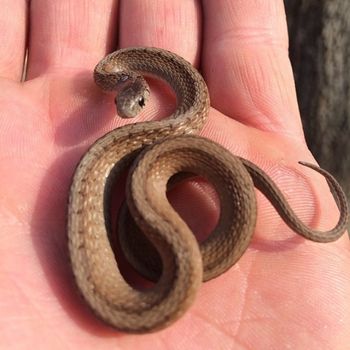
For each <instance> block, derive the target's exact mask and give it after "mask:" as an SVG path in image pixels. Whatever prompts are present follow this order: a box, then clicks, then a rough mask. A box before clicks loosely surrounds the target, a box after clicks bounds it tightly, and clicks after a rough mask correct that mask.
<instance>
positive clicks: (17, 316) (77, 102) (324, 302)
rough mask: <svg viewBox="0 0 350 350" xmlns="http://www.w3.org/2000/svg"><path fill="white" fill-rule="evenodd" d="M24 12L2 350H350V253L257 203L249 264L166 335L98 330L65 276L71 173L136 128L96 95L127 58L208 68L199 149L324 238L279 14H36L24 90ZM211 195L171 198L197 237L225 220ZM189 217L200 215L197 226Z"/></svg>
mask: <svg viewBox="0 0 350 350" xmlns="http://www.w3.org/2000/svg"><path fill="white" fill-rule="evenodd" d="M21 3H22V2H20V1H13V2H11V3H10V2H8V1H6V0H0V5H1V8H2V9H3V11H2V13H1V15H0V25H1V28H6V30H2V31H1V36H2V37H1V42H2V44H1V46H0V60H1V61H0V75H1V76H2V79H1V81H0V160H1V162H0V179H1V196H0V197H1V198H0V201H1V202H0V208H1V209H0V225H1V236H0V324H1V326H0V347H1V348H8V347H9V346H10V345H11V348H12V349H17V348H18V349H20V348H23V349H27V348H29V347H30V346H36V348H38V349H39V348H43V349H44V348H45V349H46V348H50V349H62V348H72V349H76V348H78V346H83V348H84V349H88V348H91V349H93V348H98V349H104V348H110V347H111V345H114V346H115V347H114V348H117V349H134V348H136V347H137V348H138V349H140V350H141V349H149V348H152V349H182V348H190V349H224V348H225V349H226V348H235V349H237V348H242V349H243V348H248V349H250V348H251V349H267V348H269V349H281V348H287V347H290V348H299V349H300V348H308V349H311V348H315V349H316V348H317V349H319V348H322V347H324V348H332V349H343V348H345V344H350V333H349V331H348V327H347V325H349V324H350V303H349V301H348V298H347V296H348V295H350V249H349V242H348V239H347V238H343V239H341V240H339V241H338V242H335V243H331V244H327V245H321V244H317V243H313V242H309V241H305V240H304V239H303V238H301V237H299V236H296V235H295V234H294V233H293V232H291V231H290V230H289V229H288V228H287V227H286V225H285V224H284V223H283V222H282V221H281V220H280V218H279V217H278V215H277V213H276V212H275V211H274V209H273V208H272V207H271V206H270V205H269V204H268V202H267V201H266V199H264V198H263V197H262V196H261V195H259V194H258V200H259V214H258V216H259V217H258V225H257V228H256V233H255V236H254V239H253V241H252V243H251V246H250V248H249V249H248V251H247V252H246V253H245V255H244V256H243V257H242V259H241V260H240V261H239V262H238V263H237V264H236V265H235V266H234V267H233V268H232V269H231V270H230V271H228V272H227V273H225V274H224V275H222V276H220V277H219V278H217V279H215V280H212V281H210V282H208V283H206V284H204V285H203V286H202V288H201V290H200V292H199V295H198V298H197V300H196V302H195V304H194V306H193V307H192V308H191V309H190V311H189V312H188V313H187V314H186V315H185V316H184V317H183V318H182V319H180V320H179V321H178V322H176V323H175V324H174V325H173V326H171V327H170V328H168V329H166V330H163V331H161V332H159V333H156V334H150V335H144V336H133V335H124V334H120V333H118V332H116V331H114V330H111V329H110V328H108V327H106V326H105V325H104V324H103V323H101V322H100V321H98V320H96V318H95V317H94V316H93V315H92V314H91V313H90V311H89V310H88V309H87V308H86V306H85V305H84V303H83V302H82V301H81V299H80V298H79V296H78V295H77V292H76V289H75V287H74V280H73V277H72V273H71V270H70V265H69V259H68V253H67V238H66V233H65V222H66V217H65V216H66V202H67V197H68V190H69V185H70V181H71V177H72V174H73V171H74V167H75V165H76V164H77V162H78V160H79V158H80V156H81V155H82V154H83V152H84V151H85V150H86V149H87V147H88V146H89V145H90V144H91V143H92V142H93V141H94V140H96V139H97V137H99V136H101V135H103V134H104V133H106V132H107V131H108V130H111V129H112V128H115V127H117V126H120V125H122V124H123V123H125V121H121V120H120V119H118V118H115V117H114V114H115V112H114V106H113V98H111V97H110V96H107V95H104V94H103V93H101V92H100V91H99V90H98V88H96V87H95V86H94V83H93V81H92V74H91V72H92V68H93V67H94V65H95V64H96V63H97V62H98V61H99V60H100V59H101V58H102V57H103V56H104V55H105V54H106V53H107V52H109V51H112V50H113V49H115V48H117V47H118V46H119V47H125V46H136V45H138V46H139V45H144V46H156V47H162V48H166V49H169V50H171V51H174V52H176V53H178V54H180V55H182V56H184V57H185V58H187V59H188V60H189V61H191V62H193V63H194V64H195V65H196V66H198V67H200V68H201V71H202V73H203V75H204V77H205V79H206V81H207V83H208V87H209V91H210V95H211V104H212V107H213V108H212V110H211V112H210V117H209V121H208V122H207V124H206V126H205V128H204V130H203V132H202V135H203V136H206V137H209V138H211V139H213V140H215V141H217V142H219V143H221V144H222V145H224V146H225V147H226V148H228V149H229V150H230V151H232V153H234V154H237V155H240V156H243V157H245V158H248V159H250V160H252V161H253V162H255V163H256V164H258V165H259V166H261V167H262V168H263V169H265V170H266V171H267V172H268V173H269V174H270V175H271V177H272V178H273V179H274V180H275V181H276V182H277V184H278V185H279V187H280V188H281V189H282V190H283V192H284V193H285V195H286V197H287V199H288V201H289V202H290V203H291V205H292V206H293V208H295V211H296V213H297V214H298V215H299V217H300V218H301V219H302V220H303V221H304V222H305V223H307V224H308V225H310V226H312V227H317V228H320V229H326V228H330V227H331V226H332V225H333V224H334V223H335V222H336V218H337V215H338V213H337V209H336V206H335V204H334V201H333V200H332V198H331V196H330V193H329V190H328V188H327V185H326V183H325V181H324V180H323V179H322V178H321V177H320V176H319V175H317V174H315V173H313V172H312V171H311V170H308V169H306V168H302V167H300V166H299V165H298V164H297V162H298V161H299V160H304V161H311V162H312V161H313V159H312V156H311V155H310V153H309V151H308V149H307V147H306V145H305V142H304V138H303V133H302V128H301V123H300V119H299V114H298V107H297V103H296V97H295V92H294V85H293V78H292V72H291V68H290V64H289V60H288V44H287V33H286V25H285V19H284V17H285V15H284V9H283V1H282V0H276V1H252V0H247V1H230V0H218V1H211V0H206V1H205V0H203V1H202V4H200V2H199V1H195V0H193V1H183V2H179V1H177V0H170V1H169V0H163V1H161V0H158V1H149V0H148V1H137V0H128V1H120V2H119V5H120V8H119V12H118V11H117V1H115V0H82V1H75V0H60V1H50V2H49V1H45V0H37V1H32V2H31V5H30V9H29V10H28V11H29V26H28V27H29V28H30V31H29V33H30V35H29V60H28V74H27V79H26V81H25V82H24V83H20V82H19V80H20V75H21V70H22V62H23V56H24V47H25V45H24V43H25V36H26V33H25V29H26V25H25V18H26V16H25V15H26V12H25V11H26V9H25V5H24V4H21ZM23 3H24V2H23ZM179 4H181V5H179ZM117 14H118V15H119V17H118V15H117ZM117 28H119V29H117ZM169 101H170V97H169V96H168V95H167V94H164V93H162V92H161V91H160V89H159V87H158V89H157V87H155V92H154V94H153V97H152V101H151V105H150V106H148V107H147V108H146V110H145V112H144V113H143V114H142V116H141V117H140V118H138V119H137V121H140V120H145V119H150V118H154V117H159V115H162V116H163V115H166V114H167V113H168V112H170V110H171V107H169ZM204 192H206V187H205V185H204V184H201V183H199V184H197V185H194V186H188V187H187V188H183V189H182V190H180V191H178V192H176V193H175V194H174V195H173V198H172V199H173V201H174V203H175V205H176V206H177V207H178V209H179V211H180V212H181V211H182V213H183V215H184V216H185V217H186V218H187V220H188V222H189V225H190V226H191V227H193V230H194V231H195V232H196V233H198V234H200V233H203V232H204V231H206V230H207V228H208V227H210V226H211V225H212V224H213V222H214V221H215V217H216V215H217V212H218V208H217V203H216V201H215V200H213V199H212V196H210V195H204ZM192 203H193V205H194V206H195V207H196V208H198V207H199V206H200V208H201V211H202V212H203V213H204V215H201V216H198V215H193V212H192V211H191V204H192ZM194 211H195V209H194ZM19 330H20V333H21V336H20V337H19V336H18V331H19Z"/></svg>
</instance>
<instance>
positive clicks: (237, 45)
mask: <svg viewBox="0 0 350 350" xmlns="http://www.w3.org/2000/svg"><path fill="white" fill-rule="evenodd" d="M203 3H204V4H203V8H204V15H205V19H206V22H205V29H204V39H205V42H204V55H203V56H204V58H203V68H204V72H205V77H206V79H207V82H208V84H209V90H210V95H211V102H212V106H214V107H215V108H217V109H219V110H220V111H221V112H223V113H225V114H226V115H228V116H230V117H232V118H234V119H236V120H238V121H240V122H242V123H244V124H246V125H249V126H253V127H255V128H259V129H261V130H268V131H274V132H279V133H286V134H288V135H291V136H293V137H295V136H297V137H303V136H302V135H303V133H302V127H301V121H300V117H299V111H298V106H297V99H296V94H295V88H294V80H293V74H292V69H291V65H290V62H289V58H288V35H287V27H286V21H285V12H284V6H283V1H282V0H272V1H263V0H261V1H256V0H246V1H231V0H218V1H210V0H204V1H203Z"/></svg>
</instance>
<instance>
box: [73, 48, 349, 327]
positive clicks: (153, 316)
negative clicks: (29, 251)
mask: <svg viewBox="0 0 350 350" xmlns="http://www.w3.org/2000/svg"><path fill="white" fill-rule="evenodd" d="M141 73H142V74H146V75H151V76H156V77H159V78H160V79H163V80H165V81H166V82H168V83H169V84H170V86H171V87H172V88H173V89H174V91H175V93H176V97H177V108H176V110H175V112H174V113H173V114H172V115H171V116H170V117H169V118H167V119H165V120H161V121H149V122H142V123H136V124H132V125H127V126H123V127H120V128H117V129H115V130H113V131H111V132H109V133H108V134H106V135H105V136H103V137H102V138H100V139H99V140H98V141H97V142H96V143H95V144H94V145H93V146H92V147H91V148H90V149H89V150H88V152H87V153H86V154H85V155H84V157H83V158H82V160H81V161H80V163H79V165H78V167H77V169H76V172H75V175H74V179H73V183H72V186H71V190H70V198H69V209H68V240H69V252H70V257H71V264H72V268H73V272H74V276H75V279H76V282H77V285H78V287H79V289H80V291H81V293H82V295H83V297H84V298H85V300H86V301H87V303H88V304H89V305H90V307H91V308H92V310H93V311H94V312H95V314H96V315H97V316H98V317H100V318H101V319H102V320H104V321H105V322H107V323H108V324H110V325H111V326H113V327H115V328H117V329H119V330H122V331H126V332H133V333H146V332H151V331H155V330H159V329H162V328H164V327H166V326H168V325H170V324H171V323H173V322H174V321H175V320H177V319H178V318H179V317H180V316H181V315H182V314H183V313H184V312H185V311H186V310H187V309H188V308H189V306H190V305H191V304H192V302H193V300H194V297H195V295H196V292H197V290H198V288H199V286H200V285H201V283H202V281H206V280H209V279H211V278H214V277H216V276H218V275H220V274H222V273H223V272H224V271H226V270H227V269H228V268H229V267H231V266H232V265H233V264H234V263H235V262H237V260H238V259H239V258H240V257H241V255H242V254H243V253H244V251H245V250H246V248H247V246H248V244H249V242H250V240H251V237H252V234H253V231H254V227H255V221H256V199H255V192H254V186H255V187H257V188H258V189H259V190H261V191H262V192H263V193H264V195H265V196H267V198H268V199H269V200H270V201H271V203H272V204H273V206H274V207H275V208H276V210H277V211H278V213H279V214H280V216H281V217H282V219H283V220H284V221H285V222H286V223H287V225H289V226H290V227H291V228H292V229H293V230H294V231H295V232H297V233H298V234H300V235H302V236H304V237H305V238H307V239H310V240H313V241H316V242H330V241H334V240H336V239H337V238H339V237H340V236H341V235H342V234H343V232H344V231H345V229H346V224H347V219H348V207H347V203H346V199H345V196H344V193H343V192H342V190H341V188H340V186H339V185H338V183H337V182H336V180H335V179H334V178H333V177H332V176H331V175H330V174H328V173H327V172H326V171H324V170H322V169H320V168H318V167H316V166H313V165H310V164H306V163H302V164H303V165H305V166H308V167H311V168H312V169H314V170H316V171H318V172H319V173H321V174H322V175H323V176H324V177H325V178H326V180H327V182H328V184H329V186H330V188H331V191H332V194H333V197H334V198H335V200H336V202H337V205H338V207H339V210H340V218H339V221H338V224H337V225H336V227H335V228H334V229H332V230H330V231H328V232H319V231H314V230H311V229H309V228H308V227H306V226H305V225H304V224H303V223H302V222H301V221H300V220H299V219H298V218H297V217H296V216H295V214H294V213H293V211H292V209H291V208H290V206H289V205H288V203H287V202H286V200H285V199H284V197H283V195H282V194H281V192H280V191H279V190H278V188H277V187H276V185H275V184H274V183H273V181H272V180H271V179H270V178H269V177H268V175H266V174H265V173H264V172H263V171H262V170H261V169H259V168H258V167H257V166H255V165H254V164H252V163H250V162H249V161H247V160H244V159H241V158H239V157H235V156H233V155H232V154H231V153H230V152H228V151H227V150H225V149H224V148H223V147H221V146H219V145H217V144H216V143H214V142H212V141H210V140H207V139H204V138H201V137H199V136H191V135H189V134H193V133H197V132H198V131H199V130H200V129H201V128H202V126H203V124H204V122H205V119H206V117H207V114H208V111H209V96H208V91H207V87H206V84H205V83H204V80H203V78H202V77H201V75H200V74H199V73H198V72H197V71H196V70H195V69H194V68H193V67H192V66H191V64H189V63H188V62H187V61H185V60H184V59H182V58H181V57H179V56H177V55H175V54H173V53H170V52H168V51H165V50H161V49H155V48H130V49H123V50H119V51H116V52H114V53H112V54H110V55H108V56H107V57H106V58H104V59H103V60H102V61H101V62H100V63H99V64H98V65H97V66H96V68H95V71H94V78H95V81H96V83H97V84H98V85H99V86H100V87H102V88H103V89H106V90H118V91H119V93H118V98H117V101H116V104H117V109H118V114H119V115H120V116H123V117H133V116H135V115H136V114H137V113H138V112H139V110H140V109H141V108H142V107H143V105H144V104H145V101H146V99H147V97H148V95H149V89H148V85H147V84H146V82H145V80H144V78H143V77H142V76H141ZM149 145H150V146H149ZM145 146H148V147H146V151H142V152H141V150H142V149H145ZM135 158H137V159H136V160H135ZM131 162H133V165H132V168H133V172H130V174H129V178H128V184H127V187H128V191H127V202H128V207H129V210H130V213H131V215H132V217H133V218H134V220H135V222H136V224H137V225H138V226H139V227H140V228H141V230H142V232H143V234H144V235H145V236H146V237H147V239H148V240H149V241H150V242H152V246H154V247H155V249H156V251H157V252H158V254H159V256H160V259H161V263H162V267H161V271H160V276H159V279H158V281H157V283H155V285H154V287H152V288H150V289H147V290H138V289H135V288H133V287H132V286H130V285H129V284H128V283H127V282H126V281H125V280H124V278H123V277H122V275H121V273H120V270H119V269H118V265H117V263H116V260H115V256H114V253H113V249H112V247H111V243H110V235H111V232H112V228H111V222H110V221H111V218H110V213H109V211H110V202H111V198H110V197H111V192H112V185H113V184H114V183H115V181H116V180H117V179H118V177H119V176H120V175H121V174H122V173H124V172H125V170H126V169H127V168H128V167H129V166H130V165H131ZM178 173H191V174H197V175H200V176H203V177H204V178H206V179H207V180H208V181H209V182H210V183H212V184H213V186H214V188H215V189H216V191H217V193H218V196H219V199H220V205H221V210H220V217H219V221H218V223H217V226H216V228H215V229H214V231H213V232H212V234H211V235H210V236H209V238H208V239H207V240H205V241H204V242H202V243H200V244H198V242H197V241H196V239H195V237H194V235H193V234H192V233H191V231H190V229H189V228H188V226H187V225H186V223H185V222H184V221H183V220H182V219H181V218H180V217H179V215H178V214H177V213H176V212H175V211H174V210H173V208H172V207H171V205H170V204H169V202H168V201H167V199H166V190H167V184H168V182H169V179H170V178H171V177H172V176H173V175H174V174H178ZM122 237H125V236H123V235H122ZM124 239H125V240H126V241H127V240H128V239H127V237H126V238H123V239H122V240H124ZM124 245H125V246H126V247H127V246H128V245H129V244H128V243H127V242H126V243H125V244H124ZM130 246H132V245H131V244H130ZM153 249H154V248H153ZM135 254H136V255H137V252H135ZM139 255H140V254H139ZM137 259H139V258H134V260H136V263H135V265H137ZM140 259H141V261H142V251H141V257H140ZM139 265H140V266H135V267H136V268H138V269H139V270H141V271H140V272H141V273H143V274H145V275H150V276H152V272H147V269H146V270H145V268H144V267H143V263H142V262H141V263H139ZM154 269H155V270H158V271H159V266H158V267H157V266H155V267H154ZM158 274H159V273H158Z"/></svg>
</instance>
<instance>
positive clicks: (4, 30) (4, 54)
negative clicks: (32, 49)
mask: <svg viewBox="0 0 350 350" xmlns="http://www.w3.org/2000/svg"><path fill="white" fill-rule="evenodd" d="M26 4H27V1H26V0H13V1H8V0H0V8H1V11H0V33H1V37H0V76H1V77H3V78H8V79H13V80H17V81H20V80H21V76H22V70H23V62H24V53H25V38H26V21H27V15H26V13H27V5H26Z"/></svg>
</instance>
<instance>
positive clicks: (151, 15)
mask: <svg viewBox="0 0 350 350" xmlns="http://www.w3.org/2000/svg"><path fill="white" fill-rule="evenodd" d="M120 16H121V18H120V20H121V23H120V24H121V25H120V34H119V35H120V37H119V41H120V46H121V47H127V46H154V47H160V48H163V49H168V50H170V51H174V52H175V53H177V54H179V55H181V56H183V57H184V58H186V59H187V60H189V61H190V62H192V63H195V62H196V63H198V58H199V46H200V35H201V33H200V28H201V16H200V6H199V4H198V1H196V0H188V1H183V2H181V6H179V1H178V0H156V1H154V0H144V1H139V0H124V1H121V7H120Z"/></svg>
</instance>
